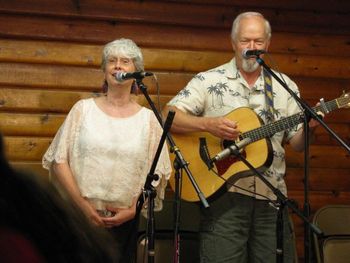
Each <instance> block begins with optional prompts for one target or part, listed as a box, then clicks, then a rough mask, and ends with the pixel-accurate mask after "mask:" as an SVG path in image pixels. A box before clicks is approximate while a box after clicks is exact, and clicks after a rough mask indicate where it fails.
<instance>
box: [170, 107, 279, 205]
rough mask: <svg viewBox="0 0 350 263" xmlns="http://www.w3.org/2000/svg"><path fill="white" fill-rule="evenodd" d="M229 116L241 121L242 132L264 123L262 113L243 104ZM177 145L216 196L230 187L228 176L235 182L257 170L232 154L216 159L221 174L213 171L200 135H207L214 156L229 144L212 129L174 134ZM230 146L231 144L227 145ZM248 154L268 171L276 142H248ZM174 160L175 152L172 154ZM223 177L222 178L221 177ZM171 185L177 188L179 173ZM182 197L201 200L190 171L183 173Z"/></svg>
mask: <svg viewBox="0 0 350 263" xmlns="http://www.w3.org/2000/svg"><path fill="white" fill-rule="evenodd" d="M226 118H228V119H230V120H234V121H237V122H238V128H239V129H240V131H241V133H244V132H246V131H250V130H253V129H255V128H259V127H261V125H263V122H262V120H261V119H260V117H259V116H258V115H257V114H256V113H255V112H254V111H253V110H252V109H250V108H247V107H242V108H238V109H236V110H234V111H232V112H230V113H229V114H228V115H227V116H226ZM172 135H173V138H174V140H175V143H176V146H177V147H178V148H179V149H180V151H181V153H182V155H183V157H184V159H185V160H186V161H187V162H188V163H189V166H188V167H189V170H190V171H191V173H192V175H193V177H194V179H195V181H196V182H197V184H198V186H199V188H200V190H201V191H202V192H203V194H204V196H205V197H206V198H210V197H214V194H215V193H218V194H219V193H220V192H221V191H222V190H225V188H226V182H225V181H224V180H222V178H223V179H225V180H229V182H235V181H236V180H238V179H239V178H242V177H247V176H251V175H253V172H252V171H251V170H250V169H249V168H248V167H247V166H246V165H245V164H244V163H243V162H241V161H239V160H237V158H236V157H234V156H230V157H228V158H225V159H223V160H221V161H218V162H216V163H215V166H216V170H217V171H218V174H219V175H220V176H218V175H216V174H215V173H214V172H213V171H210V170H209V169H208V167H207V165H206V164H205V163H204V161H202V160H201V158H200V154H199V151H200V140H199V139H200V138H205V139H206V143H207V148H208V150H209V154H210V157H214V156H215V155H216V154H217V153H219V152H221V151H222V150H223V149H224V148H225V147H224V146H223V140H222V139H220V138H218V137H215V136H213V135H212V134H210V133H208V132H192V133H185V134H179V133H178V134H172ZM226 147H227V146H226ZM241 154H243V155H244V156H245V158H246V159H247V160H248V161H249V162H250V163H251V164H252V165H253V166H254V167H255V168H256V169H258V170H259V171H261V172H263V171H265V170H266V169H267V168H268V167H269V166H270V165H271V163H272V159H273V156H272V146H271V142H270V140H269V139H260V140H258V141H255V142H252V143H251V144H249V145H247V146H246V147H245V148H244V149H243V151H242V152H241ZM171 157H172V161H174V158H175V155H174V154H172V155H171ZM220 177H222V178H220ZM169 182H170V186H171V188H172V189H173V190H175V176H174V175H173V176H171V178H170V181H169ZM181 198H182V199H183V200H186V201H190V202H197V201H199V197H198V195H197V192H196V191H195V190H194V187H193V185H192V183H191V181H190V180H189V178H188V176H187V174H186V173H183V175H182V189H181Z"/></svg>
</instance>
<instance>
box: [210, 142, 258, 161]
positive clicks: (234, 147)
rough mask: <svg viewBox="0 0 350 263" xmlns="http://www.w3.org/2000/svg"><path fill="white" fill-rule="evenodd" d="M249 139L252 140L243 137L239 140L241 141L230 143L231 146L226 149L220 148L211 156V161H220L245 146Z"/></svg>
mask: <svg viewBox="0 0 350 263" xmlns="http://www.w3.org/2000/svg"><path fill="white" fill-rule="evenodd" d="M251 141H252V140H251V139H250V138H244V139H243V140H241V141H239V142H237V143H235V144H232V145H231V146H229V147H227V148H226V149H224V150H222V151H221V152H219V153H218V154H217V155H215V157H213V158H212V159H211V162H212V163H214V162H217V161H221V160H223V159H225V158H227V157H229V156H230V155H231V154H232V153H234V152H235V151H239V150H240V149H242V148H243V147H245V146H247V145H248V144H250V143H251Z"/></svg>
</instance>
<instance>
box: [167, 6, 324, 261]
mask: <svg viewBox="0 0 350 263" xmlns="http://www.w3.org/2000/svg"><path fill="white" fill-rule="evenodd" d="M270 38H271V27H270V24H269V22H268V21H267V20H266V19H265V18H264V17H263V16H262V15H261V14H260V13H255V12H247V13H242V14H240V15H239V16H238V17H237V18H236V19H235V21H234V22H233V25H232V32H231V41H232V47H233V50H234V53H235V55H234V58H233V59H232V60H231V61H230V62H228V63H227V64H224V65H221V66H219V67H217V68H214V69H212V70H209V71H207V72H202V73H199V74H198V75H196V76H195V77H194V78H193V79H192V80H191V81H190V82H189V83H188V85H187V86H186V87H185V88H184V89H183V90H182V91H180V92H179V93H178V94H177V95H176V96H175V97H174V98H173V99H172V100H171V101H170V102H169V103H168V105H167V107H166V110H169V109H172V110H174V111H176V115H175V119H174V122H173V126H172V131H173V132H174V133H176V132H177V133H183V132H192V131H206V132H210V133H211V134H213V135H215V136H217V137H220V138H223V139H227V140H235V139H237V137H238V136H239V134H240V123H237V122H235V121H234V120H230V119H228V118H225V115H226V114H228V113H229V112H231V111H233V110H235V109H237V108H239V107H250V108H251V109H252V110H254V111H255V112H256V113H257V114H258V115H259V116H260V117H261V118H262V120H263V121H264V122H265V123H270V122H273V121H276V120H279V119H281V118H284V117H287V116H290V115H293V114H296V113H298V112H300V108H299V107H298V105H297V103H296V102H295V100H294V99H293V98H292V97H291V95H290V94H289V93H288V92H286V91H285V89H284V88H283V87H282V86H281V85H280V84H279V83H278V82H276V81H275V80H274V79H273V78H272V77H271V76H270V74H268V73H267V72H265V71H264V70H263V69H262V67H261V66H260V65H259V64H258V63H257V62H256V58H254V57H253V58H248V59H245V58H244V57H243V54H242V53H243V52H244V50H245V49H248V50H265V51H267V50H268V48H269V44H270ZM282 75H283V74H282ZM283 79H284V80H285V81H286V84H287V85H288V86H289V88H290V89H292V90H293V91H294V92H295V93H297V94H299V90H298V88H297V86H296V84H295V83H294V82H293V81H291V80H290V79H289V78H288V77H287V76H285V75H283ZM271 82H272V85H271ZM269 94H270V95H271V96H272V97H273V99H271V96H270V97H269V96H268V95H269ZM317 125H318V123H317V122H315V121H311V122H310V124H309V126H310V127H311V130H314V128H315V127H316V126H317ZM271 142H272V147H273V162H272V165H271V166H270V167H269V168H268V169H267V171H265V173H264V176H265V178H266V179H268V180H269V182H270V183H271V184H272V185H273V186H275V187H277V188H278V189H279V190H280V191H281V192H282V193H283V194H285V195H286V194H287V191H286V185H285V182H284V178H283V177H284V174H285V151H284V148H283V144H284V143H285V142H289V143H290V144H291V146H292V148H293V149H294V150H296V151H302V150H303V148H304V144H303V142H304V133H303V128H302V125H299V126H298V127H294V128H292V129H289V130H285V131H282V132H278V133H276V134H275V135H274V136H272V137H271ZM209 150H210V149H209ZM198 158H200V157H198ZM227 189H228V191H227V192H226V193H225V194H223V195H221V196H219V197H218V198H216V199H215V200H213V201H211V202H210V208H208V209H204V208H203V209H202V210H201V225H200V243H201V245H200V257H201V262H210V263H213V262H275V260H276V215H277V209H276V207H274V206H273V205H271V202H269V200H276V196H275V195H274V194H273V192H272V191H271V189H270V188H269V187H267V186H266V185H265V184H264V183H263V182H262V181H261V180H260V179H259V178H258V177H257V176H255V175H252V176H249V177H245V178H242V179H239V180H238V181H236V182H235V183H234V185H228V186H227ZM284 212H285V213H284V218H285V219H284V228H285V229H284V250H283V254H284V262H293V260H294V245H293V240H292V233H291V228H290V224H289V221H288V215H287V209H285V211H284Z"/></svg>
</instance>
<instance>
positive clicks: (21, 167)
mask: <svg viewBox="0 0 350 263" xmlns="http://www.w3.org/2000/svg"><path fill="white" fill-rule="evenodd" d="M10 165H11V166H12V168H14V169H16V170H18V171H21V172H24V173H32V174H36V175H39V176H42V177H48V176H49V171H48V170H46V169H44V168H43V166H42V163H41V162H10Z"/></svg>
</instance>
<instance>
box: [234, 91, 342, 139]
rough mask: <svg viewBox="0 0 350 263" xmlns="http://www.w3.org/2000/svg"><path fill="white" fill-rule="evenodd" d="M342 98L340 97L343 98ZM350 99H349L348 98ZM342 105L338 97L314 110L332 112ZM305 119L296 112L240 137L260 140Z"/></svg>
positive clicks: (301, 114)
mask: <svg viewBox="0 0 350 263" xmlns="http://www.w3.org/2000/svg"><path fill="white" fill-rule="evenodd" d="M341 99H342V98H339V100H341ZM347 101H348V99H347ZM339 103H340V105H342V104H343V103H342V101H338V99H334V100H331V101H328V102H325V103H324V106H322V105H320V106H316V107H314V108H312V109H313V111H314V112H319V111H321V112H326V113H328V112H331V111H333V110H335V109H338V108H339V107H340V106H339ZM303 120H304V114H303V113H302V112H300V113H297V114H294V115H292V116H289V117H287V118H283V119H280V120H278V121H275V122H272V123H269V124H266V125H264V126H262V127H259V128H256V129H253V130H250V131H248V132H245V133H243V134H241V136H240V138H241V139H245V138H250V140H251V142H255V141H258V140H261V139H263V138H267V137H271V136H272V135H274V134H275V133H277V132H281V131H284V130H288V129H290V128H292V127H294V126H295V125H297V124H299V123H302V122H303Z"/></svg>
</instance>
